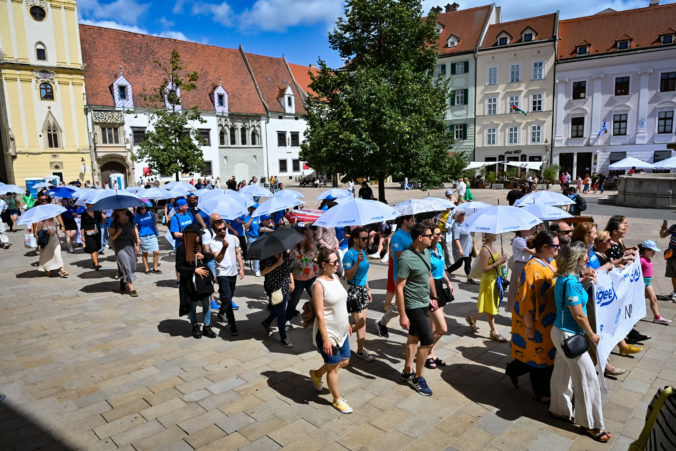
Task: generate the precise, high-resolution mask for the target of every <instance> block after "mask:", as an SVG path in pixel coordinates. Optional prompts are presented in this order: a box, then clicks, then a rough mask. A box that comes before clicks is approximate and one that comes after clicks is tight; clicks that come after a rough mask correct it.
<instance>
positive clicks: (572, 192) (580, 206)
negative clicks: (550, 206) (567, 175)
mask: <svg viewBox="0 0 676 451" xmlns="http://www.w3.org/2000/svg"><path fill="white" fill-rule="evenodd" d="M568 198H569V199H570V200H572V201H573V202H575V204H573V205H570V206H569V207H568V213H570V214H571V215H573V216H580V213H582V212H583V211H585V210H586V209H587V201H585V200H584V198H583V197H582V196H581V195H580V194H578V193H577V192H576V189H575V188H568Z"/></svg>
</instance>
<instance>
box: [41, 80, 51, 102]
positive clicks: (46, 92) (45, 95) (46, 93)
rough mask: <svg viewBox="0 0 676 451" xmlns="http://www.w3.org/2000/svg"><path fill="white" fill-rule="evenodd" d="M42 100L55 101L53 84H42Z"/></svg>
mask: <svg viewBox="0 0 676 451" xmlns="http://www.w3.org/2000/svg"><path fill="white" fill-rule="evenodd" d="M40 99H42V100H54V89H53V88H52V85H51V84H49V83H47V82H44V83H40Z"/></svg>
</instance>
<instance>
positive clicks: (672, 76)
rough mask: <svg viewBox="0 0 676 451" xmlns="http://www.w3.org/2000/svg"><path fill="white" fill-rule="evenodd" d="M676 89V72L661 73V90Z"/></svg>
mask: <svg viewBox="0 0 676 451" xmlns="http://www.w3.org/2000/svg"><path fill="white" fill-rule="evenodd" d="M671 91H676V72H664V73H661V74H660V92H671Z"/></svg>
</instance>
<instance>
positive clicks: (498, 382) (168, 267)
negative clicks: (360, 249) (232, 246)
mask: <svg viewBox="0 0 676 451" xmlns="http://www.w3.org/2000/svg"><path fill="white" fill-rule="evenodd" d="M302 191H304V192H305V193H306V195H307V198H308V199H313V198H314V197H316V194H318V193H319V192H320V190H315V189H307V190H302ZM438 194H440V191H435V192H432V195H438ZM505 194H506V192H505V191H488V190H483V191H482V190H478V191H477V192H475V195H476V196H477V199H478V200H484V201H488V202H494V201H495V199H497V198H500V199H504V198H505ZM387 195H388V200H389V201H390V202H391V203H393V202H396V201H398V200H401V199H403V198H404V196H406V197H410V196H415V197H422V196H425V195H426V193H422V192H420V191H409V192H406V193H404V192H402V191H401V190H395V189H390V190H388V194H387ZM589 199H590V200H592V202H590V210H591V211H588V213H591V214H593V213H594V211H593V210H594V201H593V198H591V197H590V198H589ZM308 203H309V205H310V206H312V202H308ZM614 210H615V211H614V212H617V213H624V214H626V215H628V216H631V219H630V229H629V234H628V238H627V241H628V242H629V243H632V244H633V243H635V242H638V241H640V240H642V239H645V238H653V239H655V238H656V236H657V232H658V229H659V225H660V222H661V217H660V215H659V213H657V214H656V215H653V216H650V217H658V218H660V219H646V217H647V216H644V215H636V214H635V212H633V213H632V210H631V209H623V208H615V209H614ZM653 213H655V212H653ZM662 213H664V216H668V219H670V220H673V219H675V218H676V215H674V212H673V211H663V212H662ZM637 216H638V217H637ZM606 220H607V216H598V217H597V221H598V223H599V224H601V225H604V224H605V221H606ZM10 238H11V241H12V243H13V244H14V245H13V246H12V248H11V249H10V250H9V251H4V250H2V251H0V256H1V258H0V274H1V275H0V286H1V287H2V290H1V291H0V339H1V340H2V351H1V352H0V393H4V394H5V395H7V398H6V399H5V400H4V401H2V402H1V403H0V443H2V444H3V445H0V447H1V448H4V449H11V448H16V449H37V448H46V449H117V448H122V449H138V450H141V449H155V448H157V449H162V450H181V449H186V450H187V449H213V450H229V449H246V450H268V449H278V448H284V449H303V450H304V451H309V450H312V449H324V450H332V449H387V450H388V451H391V450H394V449H411V450H417V449H461V450H474V449H477V450H478V449H481V450H488V449H525V448H529V449H549V450H551V449H627V447H628V444H629V443H630V442H631V441H632V440H634V439H636V438H637V437H638V435H639V432H640V430H641V428H642V425H643V418H644V416H645V411H646V406H647V404H648V402H649V401H650V399H651V398H652V396H653V394H654V393H655V391H656V389H657V388H658V387H660V386H662V385H665V384H674V382H675V381H676V351H675V349H676V346H674V345H675V344H676V326H671V327H665V326H658V325H655V324H652V323H651V322H649V321H646V320H642V321H641V322H639V324H638V326H637V327H638V329H639V330H641V331H642V332H644V333H647V334H650V335H652V336H653V339H652V340H649V341H647V342H646V346H645V348H644V351H643V352H641V353H639V354H637V355H635V356H634V357H633V358H632V357H621V356H619V355H616V354H614V355H613V356H612V357H611V361H612V363H613V364H614V365H616V366H619V367H623V368H627V369H628V370H629V371H628V372H627V374H626V375H624V376H621V377H619V379H617V380H611V379H607V382H608V393H607V395H606V396H605V397H604V398H605V404H604V414H605V418H606V426H607V429H608V430H609V431H610V432H611V433H612V434H613V438H612V441H611V443H610V444H607V445H601V444H598V443H596V442H594V441H592V440H591V439H589V438H586V437H583V436H581V435H579V434H578V433H577V432H576V431H575V430H574V429H572V428H569V427H565V426H564V425H562V424H560V423H558V422H556V421H554V420H551V419H550V418H548V417H547V415H546V407H545V406H543V405H541V404H538V403H536V402H534V401H533V400H532V399H531V393H530V388H529V383H528V380H527V378H525V377H524V378H523V379H522V380H521V387H522V388H521V389H519V390H516V389H514V388H513V387H512V385H511V383H510V382H509V381H508V380H507V378H505V377H504V367H505V364H506V363H507V362H508V361H509V360H510V359H509V356H508V353H509V347H508V344H498V343H493V342H491V341H490V340H489V339H488V334H487V330H488V328H487V326H486V324H485V323H484V324H480V325H481V330H480V331H479V332H478V333H477V334H476V335H473V334H470V332H469V328H468V327H467V326H466V324H464V319H463V318H464V316H465V315H466V314H467V313H469V312H471V311H474V309H475V302H476V292H477V288H476V287H474V286H468V285H466V284H463V283H458V282H459V281H460V280H461V279H460V278H455V279H454V280H455V282H454V284H455V285H456V286H457V287H458V288H459V289H458V290H457V291H456V293H457V300H456V301H455V302H453V304H451V305H449V306H447V307H446V309H445V313H446V318H447V322H448V326H449V334H448V335H447V336H445V337H444V338H443V339H442V341H441V342H440V349H439V351H438V355H439V357H441V358H443V359H445V360H446V362H447V363H448V366H446V367H445V368H444V369H443V370H427V371H426V374H425V376H426V378H427V380H428V382H429V385H430V387H431V388H432V390H433V391H434V395H433V396H432V397H431V398H430V397H422V396H420V395H418V394H417V393H415V392H414V391H413V390H412V389H411V387H409V386H407V385H405V384H403V383H401V382H400V381H399V380H398V377H399V372H400V371H401V369H402V364H403V363H402V358H403V345H402V344H403V342H404V339H405V336H406V335H405V333H404V332H403V331H402V330H401V329H400V328H399V327H398V325H397V324H396V321H393V322H392V323H391V326H392V327H391V333H390V339H388V340H385V339H383V338H380V337H378V336H377V335H375V321H376V320H377V319H379V318H380V316H381V315H382V299H383V296H384V289H385V280H384V278H385V271H386V267H385V265H383V264H381V263H379V262H377V263H374V262H373V261H372V266H371V271H370V279H371V281H372V282H371V286H372V287H373V288H374V292H375V295H374V299H375V301H374V303H373V305H372V309H371V310H370V311H369V314H368V319H369V322H368V332H369V333H368V334H367V348H368V349H369V350H370V351H372V353H373V354H374V355H375V356H376V357H377V359H376V361H375V362H370V363H369V362H364V361H362V360H359V359H358V358H356V357H355V358H353V359H352V360H351V362H350V366H349V367H348V368H347V370H343V371H341V373H340V390H341V392H342V394H343V395H344V396H345V397H346V398H347V399H348V400H349V402H350V404H351V405H352V407H354V409H355V411H354V413H352V414H351V415H343V414H341V413H339V412H338V411H336V410H335V409H333V408H332V407H331V406H330V395H329V393H328V391H326V390H325V391H324V392H322V393H320V394H319V395H317V394H316V393H315V391H314V388H313V386H312V382H311V381H310V378H309V377H308V370H309V369H311V368H316V367H318V366H319V365H320V361H321V358H320V356H319V354H317V352H316V351H315V350H314V349H313V348H312V344H311V339H310V334H309V333H308V331H307V330H303V329H302V328H300V327H298V326H297V327H295V328H294V329H292V330H291V331H290V332H289V339H290V341H292V342H293V343H294V344H295V347H294V348H292V349H290V350H288V349H286V348H283V347H282V346H281V345H280V343H279V340H278V337H277V335H276V334H275V335H273V336H272V337H269V338H268V337H266V336H265V335H264V333H263V329H262V327H261V326H260V322H261V320H262V319H263V318H264V316H265V314H266V312H265V306H266V300H265V298H264V293H263V289H262V279H260V278H256V277H254V276H252V275H251V273H250V272H249V271H247V276H246V277H245V279H244V280H242V281H238V287H237V292H236V302H237V303H238V304H239V305H240V309H239V311H237V312H236V317H237V319H238V326H239V329H240V335H239V336H238V337H231V336H230V334H229V331H228V330H227V328H225V327H223V328H222V329H221V325H219V324H218V323H216V324H217V326H216V330H217V331H218V332H219V337H218V338H216V339H211V340H210V339H207V338H203V339H202V340H199V341H198V340H195V339H193V338H191V336H190V328H189V323H188V321H187V319H186V318H185V317H183V318H178V316H177V313H178V294H177V290H176V288H175V282H174V276H173V261H174V257H173V254H169V252H168V251H167V250H163V255H162V260H161V261H162V266H161V269H162V270H163V271H164V274H163V275H159V276H158V275H145V274H143V272H142V271H141V272H138V273H137V276H138V279H137V281H136V287H137V290H138V292H139V294H140V296H139V297H138V298H131V297H130V296H129V295H120V294H119V293H118V292H117V287H118V282H117V281H116V280H114V279H113V275H114V274H115V272H116V271H115V263H114V258H113V255H112V252H110V251H107V252H106V255H105V256H104V259H103V262H102V264H103V269H102V270H101V271H100V272H95V271H93V269H92V268H91V263H90V260H89V257H88V256H87V255H84V254H83V253H82V250H77V251H76V252H75V253H74V254H68V253H64V259H65V265H66V269H67V270H68V271H70V273H71V275H70V277H69V278H67V279H60V278H47V277H41V276H40V275H39V274H38V272H37V270H36V267H35V266H34V265H32V264H33V263H35V262H36V261H37V258H36V257H35V256H32V255H31V254H29V253H26V250H25V249H24V248H23V246H22V243H21V240H22V238H23V234H22V233H16V234H11V237H10ZM657 242H658V244H659V245H660V246H664V245H665V244H666V240H661V239H659V238H657ZM165 249H166V248H165ZM655 266H656V269H655V270H656V273H655V274H656V277H655V279H656V280H655V285H656V289H657V292H658V294H660V293H661V294H666V293H668V292H669V291H670V286H669V285H670V284H669V283H668V281H667V280H666V279H664V278H663V277H661V276H660V274H663V271H664V262H663V261H662V260H661V259H660V258H656V259H655ZM139 268H142V266H141V265H139ZM462 279H464V277H463V278H462ZM660 308H661V313H662V314H663V316H666V317H667V318H671V319H675V316H676V304H672V303H671V302H666V301H661V302H660ZM497 322H498V327H499V329H500V331H501V332H502V333H503V334H505V335H506V334H508V333H509V327H510V320H509V316H508V314H505V313H504V312H502V311H501V314H500V316H499V317H498V318H497ZM675 324H676V323H675ZM351 340H352V344H353V345H354V346H356V343H355V342H354V340H355V338H354V337H352V338H351ZM354 346H353V348H354Z"/></svg>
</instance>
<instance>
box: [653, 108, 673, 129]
mask: <svg viewBox="0 0 676 451" xmlns="http://www.w3.org/2000/svg"><path fill="white" fill-rule="evenodd" d="M673 129H674V112H673V111H660V112H659V113H657V133H671V131H672V130H673Z"/></svg>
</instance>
